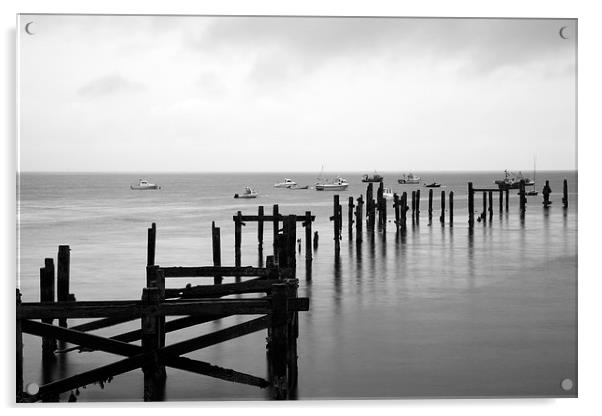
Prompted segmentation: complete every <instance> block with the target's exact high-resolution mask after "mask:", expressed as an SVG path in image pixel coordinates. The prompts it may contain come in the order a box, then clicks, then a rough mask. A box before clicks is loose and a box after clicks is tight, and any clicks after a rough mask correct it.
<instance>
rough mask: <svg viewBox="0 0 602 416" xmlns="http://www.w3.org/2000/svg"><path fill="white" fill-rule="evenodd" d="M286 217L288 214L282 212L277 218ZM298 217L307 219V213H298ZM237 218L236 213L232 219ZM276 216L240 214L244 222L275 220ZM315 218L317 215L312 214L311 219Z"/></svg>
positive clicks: (299, 220)
mask: <svg viewBox="0 0 602 416" xmlns="http://www.w3.org/2000/svg"><path fill="white" fill-rule="evenodd" d="M285 217H286V215H282V214H278V215H277V216H276V218H278V221H284V218H285ZM296 217H297V219H296V221H297V222H304V221H305V215H297V216H296ZM237 218H238V216H237V215H234V216H233V217H232V219H233V220H234V221H236V219H237ZM274 218H275V217H274V215H264V216H262V217H261V218H260V217H259V215H241V216H240V219H241V221H243V222H252V221H265V222H274ZM315 219H316V216H315V215H312V216H311V220H312V221H314V220H315Z"/></svg>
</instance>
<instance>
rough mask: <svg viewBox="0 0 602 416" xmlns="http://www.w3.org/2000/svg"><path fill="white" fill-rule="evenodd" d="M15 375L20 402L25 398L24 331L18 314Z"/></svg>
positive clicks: (17, 399)
mask: <svg viewBox="0 0 602 416" xmlns="http://www.w3.org/2000/svg"><path fill="white" fill-rule="evenodd" d="M16 301H17V309H18V308H19V305H20V304H21V292H20V291H19V289H17V298H16ZM15 335H16V337H15V341H16V342H15V353H16V354H15V364H16V369H15V373H16V374H15V375H16V379H17V383H16V387H17V389H16V402H17V403H20V402H21V401H22V400H23V331H22V330H21V319H20V318H19V317H18V316H17V321H16V324H15Z"/></svg>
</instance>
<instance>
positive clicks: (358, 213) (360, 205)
mask: <svg viewBox="0 0 602 416" xmlns="http://www.w3.org/2000/svg"><path fill="white" fill-rule="evenodd" d="M363 210H364V199H363V197H362V195H360V196H359V197H358V198H357V208H355V240H356V241H357V242H358V243H361V241H362V237H363V230H362V226H363V212H362V211H363Z"/></svg>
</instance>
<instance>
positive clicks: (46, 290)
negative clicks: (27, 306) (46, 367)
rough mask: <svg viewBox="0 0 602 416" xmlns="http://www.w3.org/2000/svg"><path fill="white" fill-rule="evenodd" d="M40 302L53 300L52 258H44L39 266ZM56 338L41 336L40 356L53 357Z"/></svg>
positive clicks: (48, 320) (49, 321)
mask: <svg viewBox="0 0 602 416" xmlns="http://www.w3.org/2000/svg"><path fill="white" fill-rule="evenodd" d="M40 302H54V260H53V259H51V258H47V259H44V267H42V268H40ZM52 321H53V319H42V323H44V324H50V325H52ZM55 350H56V339H54V338H50V337H42V358H43V359H48V358H51V357H54V351H55Z"/></svg>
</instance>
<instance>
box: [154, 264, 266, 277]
mask: <svg viewBox="0 0 602 416" xmlns="http://www.w3.org/2000/svg"><path fill="white" fill-rule="evenodd" d="M161 270H162V271H163V273H165V277H166V278H171V277H213V276H215V275H220V276H268V275H269V270H268V269H266V268H262V267H252V266H244V267H232V266H222V267H215V266H200V267H162V268H161Z"/></svg>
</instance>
